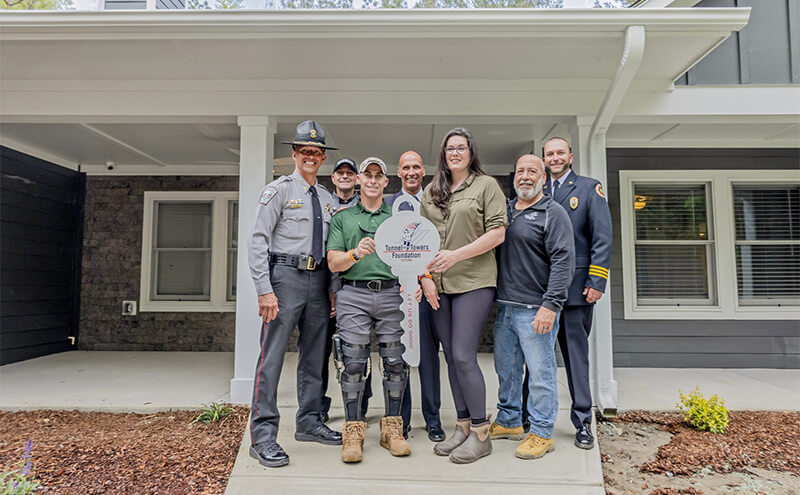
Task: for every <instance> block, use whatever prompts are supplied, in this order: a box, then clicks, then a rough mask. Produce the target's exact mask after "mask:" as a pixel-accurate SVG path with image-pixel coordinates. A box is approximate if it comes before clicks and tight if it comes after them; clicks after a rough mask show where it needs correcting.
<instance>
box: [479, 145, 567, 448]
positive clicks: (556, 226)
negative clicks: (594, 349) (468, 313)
mask: <svg viewBox="0 0 800 495" xmlns="http://www.w3.org/2000/svg"><path fill="white" fill-rule="evenodd" d="M545 178H546V176H545V173H544V163H542V160H541V158H539V157H538V156H536V155H523V156H522V157H520V159H519V160H518V161H517V166H516V169H515V172H514V190H515V191H516V193H517V197H516V199H513V200H511V201H509V203H508V228H507V229H506V239H505V242H503V244H501V245H500V246H498V249H497V250H498V263H497V266H498V270H497V318H496V319H495V324H494V367H495V370H496V371H497V377H498V380H499V388H498V392H497V398H498V403H497V419H496V420H495V422H494V423H492V425H491V426H490V428H489V434H490V435H491V437H492V439H500V438H509V439H514V440H519V439H522V437H523V427H522V422H523V418H522V404H521V402H520V394H521V390H520V388H521V386H522V385H523V380H522V369H523V365H525V366H526V367H527V369H528V371H529V373H530V378H529V379H527V380H525V381H524V385H525V388H526V389H528V390H529V391H530V393H529V394H528V397H527V398H526V400H527V401H528V407H527V410H526V417H525V419H526V420H528V422H529V425H530V433H529V434H528V436H527V437H525V440H523V441H522V443H520V444H519V446H517V449H516V452H515V455H516V456H517V457H519V458H521V459H538V458H540V457H542V456H544V455H545V454H547V453H548V452H550V451H552V450H553V449H554V445H553V428H554V427H555V423H556V417H557V416H558V383H557V381H556V351H555V345H556V336H557V335H558V332H559V328H558V324H559V318H558V315H559V312H560V311H561V308H562V305H563V304H564V301H566V299H567V289H568V288H569V285H570V281H571V280H572V273H573V271H574V269H575V245H574V241H573V235H572V224H571V223H570V221H569V217H568V216H567V212H565V211H564V208H563V207H562V206H561V205H559V204H558V203H556V202H555V201H553V199H552V198H551V197H549V196H545V195H544V194H542V186H543V185H544V181H545Z"/></svg>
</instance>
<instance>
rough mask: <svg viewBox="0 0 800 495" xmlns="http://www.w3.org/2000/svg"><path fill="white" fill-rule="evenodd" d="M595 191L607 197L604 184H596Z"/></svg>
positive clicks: (604, 197)
mask: <svg viewBox="0 0 800 495" xmlns="http://www.w3.org/2000/svg"><path fill="white" fill-rule="evenodd" d="M594 192H596V193H597V195H598V196H600V197H601V198H603V199H606V192H605V191H603V184H600V183H599V182H598V183H597V185H596V186H594Z"/></svg>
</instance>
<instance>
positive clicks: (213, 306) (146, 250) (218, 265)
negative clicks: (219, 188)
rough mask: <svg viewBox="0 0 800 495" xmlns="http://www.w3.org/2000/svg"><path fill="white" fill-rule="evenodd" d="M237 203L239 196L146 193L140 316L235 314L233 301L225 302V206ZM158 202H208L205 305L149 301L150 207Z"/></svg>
mask: <svg viewBox="0 0 800 495" xmlns="http://www.w3.org/2000/svg"><path fill="white" fill-rule="evenodd" d="M238 199H239V193H238V192H227V191H226V192H213V191H146V192H145V193H144V219H143V222H142V272H141V283H140V285H139V311H142V312H148V311H150V312H178V313H184V312H234V311H236V301H227V300H226V293H227V278H226V272H227V265H228V260H227V255H228V244H227V238H226V236H227V235H228V229H227V228H226V225H227V222H228V212H227V208H228V202H229V201H231V200H233V201H236V200H238ZM157 201H211V202H212V210H211V222H212V223H211V225H212V227H211V232H212V235H211V294H210V299H209V300H208V301H154V300H150V293H151V290H150V289H151V283H152V253H153V249H152V247H153V246H152V244H153V209H154V208H153V206H154V204H155V202H157Z"/></svg>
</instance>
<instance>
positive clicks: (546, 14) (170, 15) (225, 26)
mask: <svg viewBox="0 0 800 495" xmlns="http://www.w3.org/2000/svg"><path fill="white" fill-rule="evenodd" d="M749 16H750V9H749V8H731V9H713V8H708V9H682V8H670V9H458V10H449V9H365V10H341V9H332V10H325V9H316V10H258V11H256V10H235V11H214V10H195V11H191V10H189V11H178V10H161V11H97V12H83V11H27V12H23V11H3V12H0V41H4V40H86V39H94V40H100V39H103V40H125V39H270V38H275V39H280V38H289V39H292V38H303V39H320V38H396V37H402V38H405V37H409V36H425V37H429V38H440V37H451V36H453V35H454V34H457V35H459V36H465V37H473V38H481V37H492V38H498V37H499V38H504V37H510V38H515V37H518V38H541V37H554V38H559V37H565V36H567V37H581V36H596V35H598V34H600V33H604V32H607V33H621V32H623V31H624V30H625V28H626V27H627V26H631V25H642V26H645V28H646V30H647V31H648V33H663V34H664V35H668V36H674V37H680V35H681V33H686V32H695V33H702V32H706V33H709V34H711V33H714V34H718V33H721V32H731V31H737V30H739V29H741V28H742V27H744V26H745V25H746V24H747V21H748V19H749Z"/></svg>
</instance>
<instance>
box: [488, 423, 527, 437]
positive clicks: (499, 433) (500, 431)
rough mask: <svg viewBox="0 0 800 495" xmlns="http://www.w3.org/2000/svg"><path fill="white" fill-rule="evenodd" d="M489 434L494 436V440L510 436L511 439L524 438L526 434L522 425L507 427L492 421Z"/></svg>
mask: <svg viewBox="0 0 800 495" xmlns="http://www.w3.org/2000/svg"><path fill="white" fill-rule="evenodd" d="M489 436H490V437H492V440H499V439H501V438H508V439H509V440H522V438H523V437H524V436H525V430H523V429H522V426H517V427H516V428H506V427H505V426H503V425H499V424H497V423H492V424H491V425H490V426H489Z"/></svg>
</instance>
